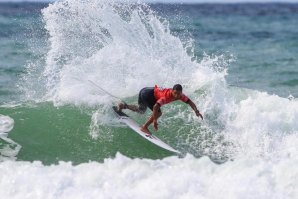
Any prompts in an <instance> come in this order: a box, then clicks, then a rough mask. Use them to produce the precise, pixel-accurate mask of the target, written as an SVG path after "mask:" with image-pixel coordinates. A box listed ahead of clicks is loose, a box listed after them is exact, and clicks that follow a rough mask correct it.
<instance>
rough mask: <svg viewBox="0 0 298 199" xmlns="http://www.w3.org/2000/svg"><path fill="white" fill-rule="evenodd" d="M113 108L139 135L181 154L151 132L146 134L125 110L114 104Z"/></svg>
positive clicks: (123, 121) (122, 120)
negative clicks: (121, 110)
mask: <svg viewBox="0 0 298 199" xmlns="http://www.w3.org/2000/svg"><path fill="white" fill-rule="evenodd" d="M113 110H114V111H115V113H116V114H117V116H118V117H119V118H120V120H121V122H122V123H124V124H126V125H127V126H128V127H130V128H131V129H132V130H133V131H135V132H136V133H138V134H139V135H141V136H142V137H143V138H145V139H146V140H148V141H149V142H152V143H153V144H155V145H157V146H159V147H161V148H163V149H166V150H168V151H171V152H174V153H178V154H180V152H179V151H177V150H175V149H173V148H172V147H171V146H169V145H167V144H166V143H164V142H163V141H161V140H160V139H159V138H158V137H156V136H155V135H149V134H146V133H144V132H143V131H141V130H140V126H139V125H138V124H137V123H136V122H135V121H134V120H132V119H131V118H130V117H129V116H128V115H126V114H125V113H123V112H119V111H118V110H117V107H116V106H113Z"/></svg>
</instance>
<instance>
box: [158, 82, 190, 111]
mask: <svg viewBox="0 0 298 199" xmlns="http://www.w3.org/2000/svg"><path fill="white" fill-rule="evenodd" d="M172 90H173V89H171V88H159V87H157V86H156V85H155V87H154V97H155V99H156V101H157V102H156V103H158V104H159V106H162V105H164V104H168V103H170V102H172V101H175V100H176V99H175V98H174V97H173V96H172ZM179 100H181V101H183V102H185V103H187V102H188V100H189V98H188V97H187V96H186V95H184V94H183V93H182V94H181V97H180V99H179Z"/></svg>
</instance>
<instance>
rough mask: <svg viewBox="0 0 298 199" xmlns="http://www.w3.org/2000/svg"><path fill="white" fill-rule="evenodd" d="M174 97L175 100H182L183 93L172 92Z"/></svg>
mask: <svg viewBox="0 0 298 199" xmlns="http://www.w3.org/2000/svg"><path fill="white" fill-rule="evenodd" d="M172 95H173V97H174V98H175V99H180V97H181V95H182V92H181V91H177V90H173V91H172Z"/></svg>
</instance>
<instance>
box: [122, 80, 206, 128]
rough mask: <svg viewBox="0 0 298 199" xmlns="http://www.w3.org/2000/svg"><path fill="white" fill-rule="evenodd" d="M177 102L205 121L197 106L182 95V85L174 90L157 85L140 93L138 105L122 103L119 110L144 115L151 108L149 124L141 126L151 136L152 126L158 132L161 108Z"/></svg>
mask: <svg viewBox="0 0 298 199" xmlns="http://www.w3.org/2000/svg"><path fill="white" fill-rule="evenodd" d="M175 100H181V101H183V102H185V103H186V104H188V105H189V106H190V107H191V108H192V109H193V110H194V111H195V113H196V115H197V116H198V117H201V118H202V119H203V116H202V114H201V113H200V111H199V110H198V109H197V107H196V105H195V104H194V103H193V102H192V101H191V100H190V99H189V98H188V97H187V96H186V95H184V94H183V93H182V86H181V85H180V84H175V85H174V86H173V88H160V87H158V86H156V85H155V87H145V88H143V89H141V90H140V92H139V99H138V105H128V104H125V103H120V104H119V105H118V110H119V111H122V109H129V110H132V111H134V112H138V113H140V114H143V113H145V111H146V109H147V107H149V108H150V109H151V110H152V112H153V113H152V115H151V116H150V117H149V118H148V120H147V122H146V123H145V124H144V125H142V126H141V131H143V132H144V133H147V134H151V132H150V131H149V129H148V127H149V126H150V124H152V123H153V126H154V129H155V130H156V131H157V130H158V123H157V119H158V118H159V117H160V116H161V115H162V112H161V109H160V107H161V106H163V105H165V104H168V103H170V102H173V101H175Z"/></svg>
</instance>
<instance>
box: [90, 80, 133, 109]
mask: <svg viewBox="0 0 298 199" xmlns="http://www.w3.org/2000/svg"><path fill="white" fill-rule="evenodd" d="M88 81H89V82H90V83H91V84H92V85H93V86H95V87H96V88H98V89H99V90H101V91H102V92H104V93H106V94H107V95H109V96H111V97H113V98H115V99H118V100H120V101H121V102H123V103H124V106H125V107H127V103H126V102H125V101H124V100H122V99H121V98H120V97H117V96H115V95H113V94H111V93H109V92H108V91H106V90H105V89H103V88H101V87H100V86H99V85H97V84H95V83H94V82H93V81H91V80H90V79H88Z"/></svg>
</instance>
